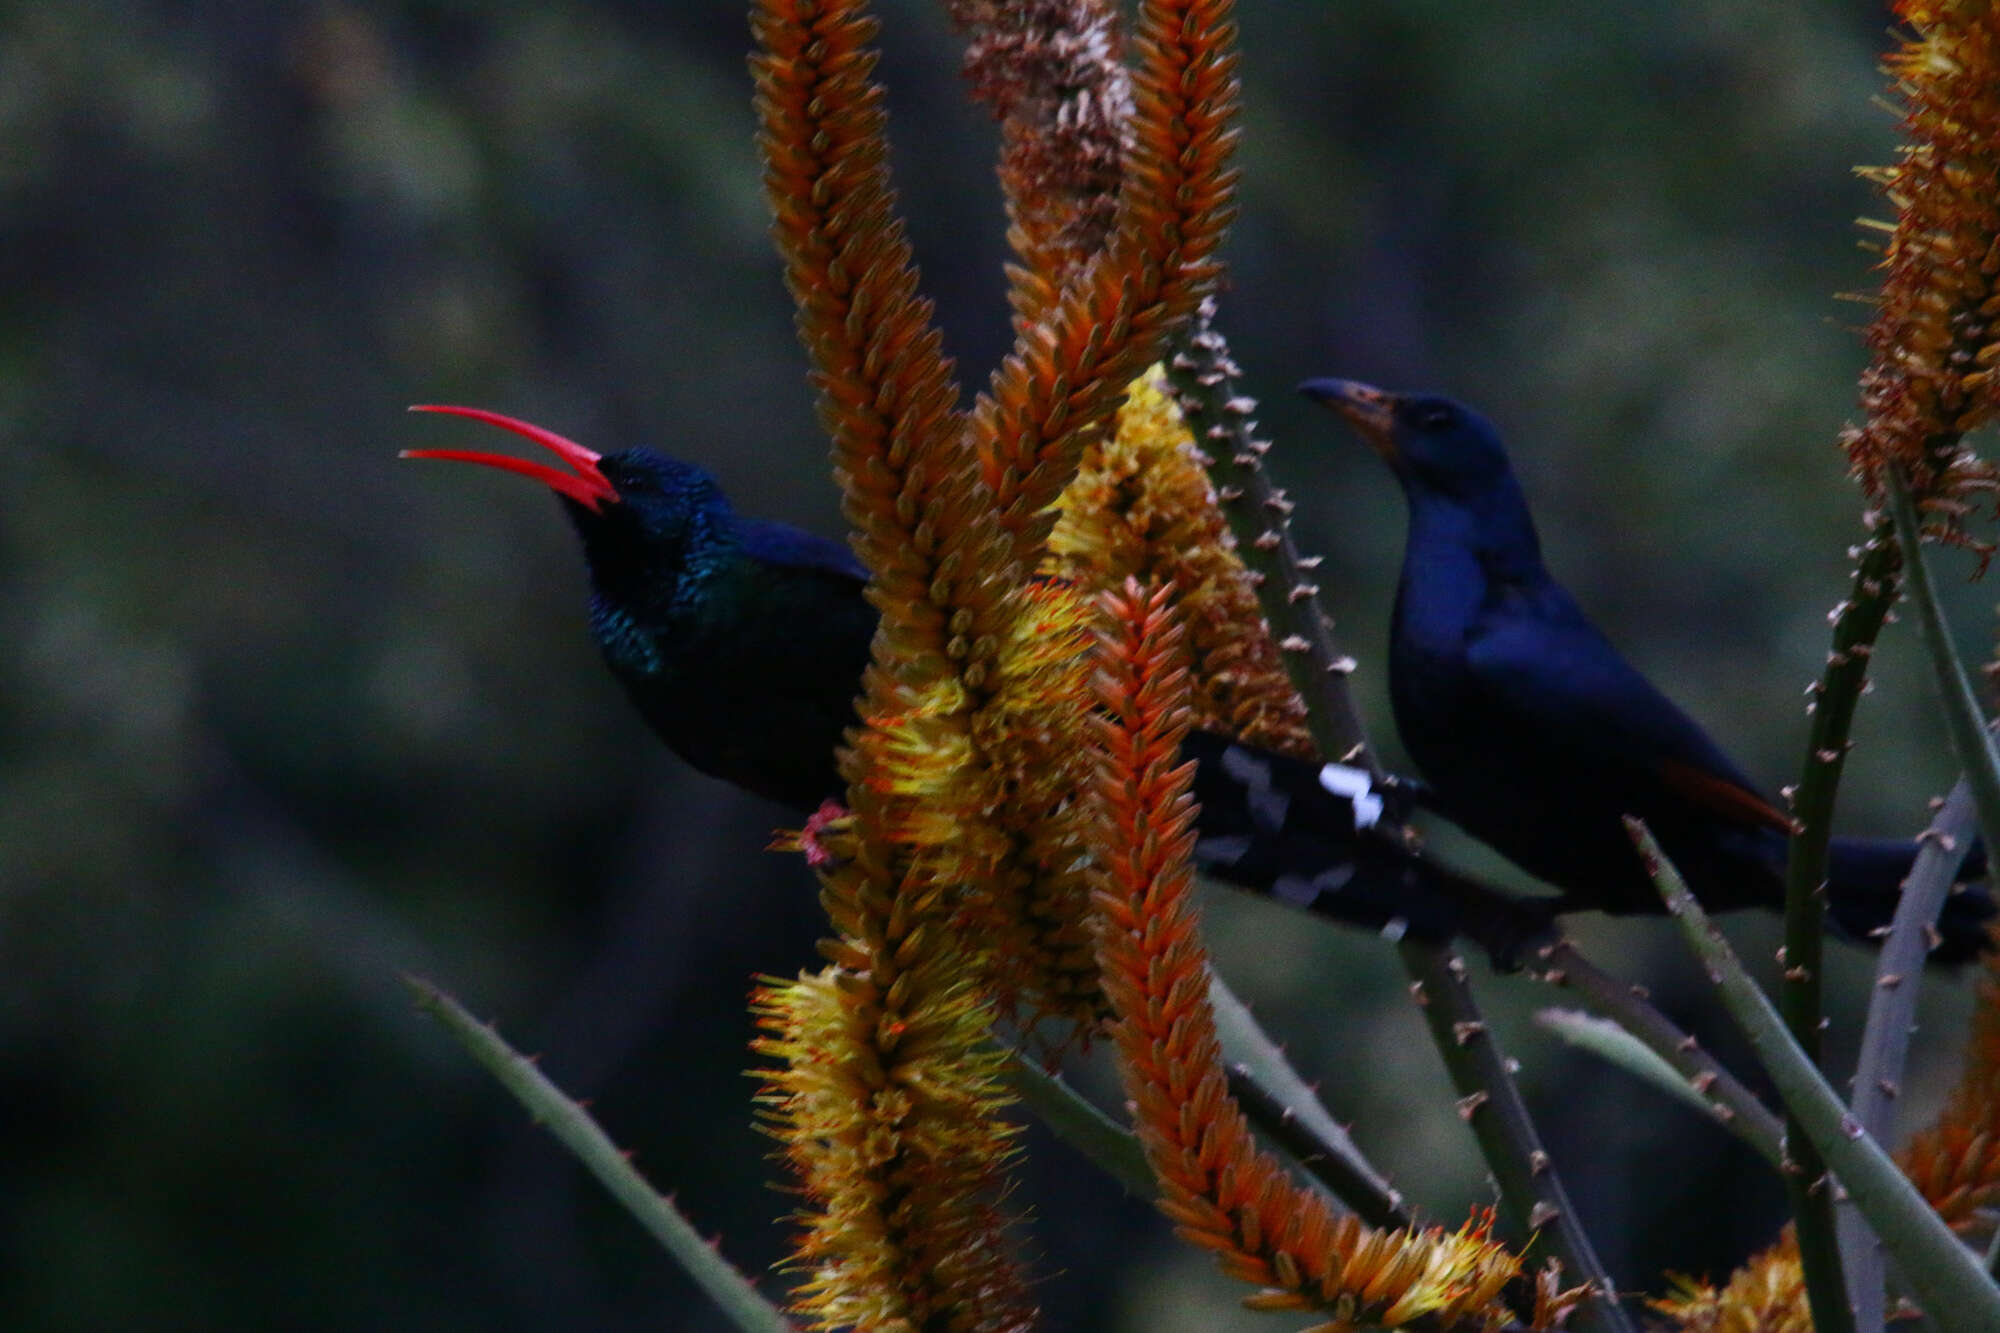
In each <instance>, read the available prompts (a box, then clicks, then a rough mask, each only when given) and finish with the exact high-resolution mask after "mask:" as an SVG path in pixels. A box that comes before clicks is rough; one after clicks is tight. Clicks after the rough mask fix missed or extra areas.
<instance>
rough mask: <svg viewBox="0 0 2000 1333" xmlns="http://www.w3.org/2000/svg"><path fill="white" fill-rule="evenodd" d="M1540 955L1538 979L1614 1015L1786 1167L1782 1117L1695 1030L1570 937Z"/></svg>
mask: <svg viewBox="0 0 2000 1333" xmlns="http://www.w3.org/2000/svg"><path fill="white" fill-rule="evenodd" d="M1536 956H1537V960H1538V965H1537V966H1536V968H1535V969H1534V971H1533V974H1534V976H1535V977H1536V978H1537V979H1538V980H1541V981H1545V982H1548V983H1549V984H1550V985H1552V986H1561V987H1566V988H1568V989H1570V990H1573V991H1575V992H1576V993H1577V994H1578V995H1580V996H1582V997H1583V998H1584V999H1586V1000H1587V1001H1589V1002H1590V1006H1591V1008H1593V1009H1595V1010H1596V1011H1597V1012H1598V1013H1600V1014H1603V1015H1604V1016H1606V1017H1608V1018H1610V1019H1612V1020H1613V1021H1614V1022H1616V1023H1617V1024H1618V1025H1619V1026H1620V1027H1621V1028H1623V1029H1624V1030H1625V1031H1626V1033H1627V1034H1629V1035H1630V1036H1631V1037H1632V1038H1633V1039H1635V1040H1636V1041H1638V1042H1639V1043H1640V1044H1641V1045H1643V1046H1644V1047H1645V1048H1646V1049H1647V1050H1649V1051H1651V1052H1652V1053H1653V1054H1654V1055H1657V1056H1659V1057H1660V1059H1662V1060H1663V1061H1665V1062H1666V1064H1667V1065H1668V1067H1669V1068H1671V1069H1673V1070H1674V1071H1675V1072H1676V1073H1677V1074H1679V1075H1680V1077H1681V1078H1682V1079H1683V1080H1684V1082H1685V1084H1686V1086H1687V1089H1688V1091H1689V1092H1691V1093H1693V1094H1694V1095H1695V1097H1696V1098H1697V1099H1698V1100H1699V1101H1700V1102H1701V1104H1702V1105H1704V1106H1706V1107H1707V1108H1708V1110H1709V1112H1710V1113H1711V1114H1712V1115H1714V1117H1715V1119H1716V1122H1717V1123H1718V1124H1720V1125H1721V1126H1722V1127H1723V1128H1724V1129H1726V1130H1728V1131H1729V1132H1730V1133H1732V1134H1734V1135H1736V1137H1738V1138H1740V1139H1742V1140H1743V1141H1744V1142H1745V1143H1747V1144H1749V1145H1750V1146H1751V1147H1752V1148H1755V1149H1756V1150H1757V1155H1758V1156H1760V1157H1762V1158H1763V1159H1764V1160H1765V1161H1767V1162H1769V1163H1770V1164H1771V1165H1772V1166H1774V1167H1779V1166H1782V1165H1783V1162H1784V1144H1783V1142H1782V1135H1783V1133H1784V1127H1783V1126H1782V1124H1781V1123H1780V1122H1779V1120H1778V1117H1777V1116H1775V1115H1773V1114H1772V1113H1771V1108H1770V1107H1768V1106H1766V1105H1764V1103H1763V1102H1762V1101H1761V1100H1759V1099H1758V1097H1757V1094H1756V1093H1754V1092H1752V1091H1750V1089H1748V1088H1746V1087H1745V1086H1743V1082H1742V1080H1740V1079H1738V1078H1737V1077H1736V1076H1735V1075H1734V1074H1732V1073H1730V1072H1729V1071H1728V1070H1727V1069H1724V1068H1723V1067H1722V1064H1721V1062H1719V1061H1718V1060H1717V1059H1716V1058H1715V1057H1714V1056H1713V1055H1711V1054H1710V1053H1709V1052H1708V1050H1707V1049H1706V1048H1705V1047H1703V1046H1702V1045H1701V1043H1700V1042H1698V1041H1696V1040H1695V1038H1694V1035H1693V1034H1692V1033H1689V1032H1685V1031H1683V1030H1682V1029H1681V1028H1680V1027H1679V1026H1677V1025H1676V1024H1675V1023H1674V1022H1673V1020H1672V1019H1670V1018H1668V1017H1667V1016H1666V1015H1665V1014H1663V1013H1661V1012H1660V1011H1659V1009H1657V1008H1656V1007H1654V1006H1653V1005H1652V1004H1650V1003H1648V1002H1647V1000H1646V999H1645V998H1644V996H1643V995H1641V994H1640V992H1639V989H1638V988H1637V987H1635V986H1633V985H1632V984H1631V983H1629V982H1625V981H1620V980H1619V979H1618V978H1617V977H1614V976H1612V975H1610V974H1609V973H1607V972H1605V971H1603V970H1602V969H1600V968H1599V967H1598V966H1597V965H1596V964H1595V963H1592V962H1591V961H1590V960H1589V959H1588V958H1585V957H1584V956H1583V955H1582V954H1581V953H1579V952H1578V951H1577V948H1576V945H1575V944H1573V943H1571V942H1570V941H1569V940H1568V939H1567V938H1563V939H1559V940H1557V941H1556V942H1555V943H1554V944H1552V945H1549V946H1548V947H1546V948H1544V949H1541V950H1539V951H1538V952H1537V955H1536Z"/></svg>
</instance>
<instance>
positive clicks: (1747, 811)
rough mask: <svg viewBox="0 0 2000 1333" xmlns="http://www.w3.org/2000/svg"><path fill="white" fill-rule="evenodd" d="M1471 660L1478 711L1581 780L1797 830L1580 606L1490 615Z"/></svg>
mask: <svg viewBox="0 0 2000 1333" xmlns="http://www.w3.org/2000/svg"><path fill="white" fill-rule="evenodd" d="M1563 601H1564V602H1567V598H1564V599H1563ZM1466 661H1467V666H1468V668H1469V672H1470V677H1471V682H1472V696H1473V697H1472V698H1471V699H1470V700H1469V701H1468V705H1469V706H1470V707H1472V708H1474V709H1476V710H1478V712H1477V713H1476V716H1481V717H1485V718H1490V719H1493V720H1494V721H1495V722H1496V724H1497V725H1498V726H1499V727H1500V728H1502V729H1504V730H1505V731H1507V732H1508V733H1510V734H1511V735H1512V736H1514V737H1516V738H1518V740H1517V743H1518V744H1521V745H1524V746H1530V747H1533V750H1534V751H1535V752H1537V753H1542V754H1553V755H1557V756H1559V757H1560V759H1561V760H1562V761H1563V762H1565V764H1573V765H1574V770H1575V772H1576V774H1577V776H1578V780H1579V781H1592V780H1595V779H1596V778H1613V779H1622V780H1623V781H1629V782H1635V783H1638V784H1639V785H1641V786H1642V787H1643V786H1646V785H1651V784H1657V785H1658V786H1659V787H1660V788H1663V789H1665V790H1666V791H1668V792H1671V793H1673V794H1674V795H1675V796H1677V797H1679V798H1680V799H1682V800H1685V801H1687V802H1689V803H1690V804H1692V805H1694V806H1696V807H1698V808H1700V809H1703V810H1706V811H1708V812H1710V813H1711V814H1713V815H1715V816H1716V817H1717V818H1720V819H1723V820H1726V821H1727V822H1729V823H1732V824H1737V825H1740V826H1745V827H1758V826H1762V827H1766V828H1772V829H1777V830H1779V831H1780V832H1786V833H1789V832H1790V831H1791V829H1792V820H1791V818H1790V816H1788V815H1786V814H1785V813H1784V812H1783V811H1781V810H1779V809H1778V808H1777V807H1775V806H1773V805H1772V804H1771V803H1770V802H1769V801H1768V800H1766V799H1765V798H1764V797H1763V796H1761V795H1759V794H1758V792H1757V790H1756V788H1755V787H1753V786H1752V785H1751V783H1750V781H1749V780H1748V779H1747V778H1745V777H1744V776H1743V774H1742V773H1741V772H1739V771H1738V770H1737V768H1736V766H1735V765H1734V764H1732V763H1731V762H1730V761H1729V758H1728V756H1726V755H1725V754H1723V753H1722V751H1721V749H1720V748H1719V747H1718V746H1717V745H1716V744H1715V742H1714V741H1712V740H1710V739H1709V737H1708V735H1707V733H1706V732H1704V731H1703V730H1702V729H1701V728H1700V727H1699V726H1698V725H1696V723H1695V722H1694V720H1693V719H1692V718H1690V717H1688V715H1687V714H1686V713H1683V712H1682V711H1681V710H1680V709H1679V708H1678V707H1676V706H1675V705H1674V703H1673V701H1672V700H1670V699H1668V698H1667V697H1666V696H1665V695H1664V694H1662V693H1660V691H1659V690H1658V689H1656V688H1654V686H1653V684H1652V682H1651V681H1649V680H1647V679H1646V678H1645V677H1644V676H1643V675H1641V674H1640V673H1639V672H1638V670H1637V669H1635V668H1634V667H1633V666H1632V664H1631V663H1629V662H1627V661H1626V660H1625V659H1624V658H1623V657H1622V656H1620V655H1619V653H1618V650H1617V649H1615V648H1613V647H1612V646H1611V642H1610V640H1608V639H1606V638H1605V637H1604V635H1603V634H1602V633H1601V632H1599V631H1598V629H1597V628H1596V627H1595V626H1594V625H1592V624H1591V623H1590V622H1589V621H1588V620H1586V619H1585V618H1584V617H1583V615H1582V613H1581V612H1580V611H1576V610H1574V608H1573V604H1569V605H1560V606H1558V607H1556V608H1554V614H1552V615H1525V614H1520V613H1518V612H1513V613H1510V611H1509V610H1507V609H1505V608H1503V609H1499V610H1494V611H1489V612H1488V613H1486V614H1484V615H1482V616H1480V617H1479V618H1478V619H1477V620H1476V621H1475V623H1474V625H1473V627H1472V630H1471V632H1470V633H1469V634H1468V636H1467V640H1466ZM1621 785H1622V784H1621Z"/></svg>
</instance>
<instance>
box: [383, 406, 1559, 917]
mask: <svg viewBox="0 0 2000 1333" xmlns="http://www.w3.org/2000/svg"><path fill="white" fill-rule="evenodd" d="M413 410H416V411H425V412H442V413H446V414H449V415H453V416H461V417H469V418H471V419H473V420H475V421H481V422H484V423H486V424H488V425H493V426H498V427H500V428H501V429H503V430H508V431H511V432H513V433H514V434H516V435H520V436H523V437H525V438H527V439H529V440H532V441H534V442H535V443H536V444H538V445H540V446H542V447H543V448H545V449H547V450H549V451H550V452H551V453H553V454H555V455H556V457H557V459H558V460H560V462H561V464H562V466H560V467H554V466H550V465H549V464H546V463H540V462H535V461H531V460H528V459H522V458H514V457H510V456H508V455H505V454H494V453H484V452H476V451H471V450H463V449H412V450H406V451H405V452H404V456H405V457H412V458H441V459H447V460H453V461H457V462H465V463H477V464H480V465H482V466H486V467H493V468H499V469H502V470H504V471H508V472H513V473H517V474H519V475H521V476H525V477H529V478H531V479H533V480H535V481H539V482H541V483H542V484H543V485H545V486H547V487H548V488H549V489H550V490H552V491H554V492H555V493H556V495H557V496H558V497H560V499H561V500H562V504H563V508H564V510H565V511H566V512H567V513H568V515H569V519H570V522H571V524H572V526H574V527H575V529H576V532H577V535H578V536H579V537H580V538H581V539H582V542H583V554H584V562H585V564H586V565H587V566H588V569H589V573H590V584H591V599H590V628H591V633H592V635H593V637H595V639H596V640H597V644H598V647H599V648H600V650H601V651H602V652H603V655H604V660H605V662H606V664H607V665H608V666H609V667H610V669H611V674H612V675H613V676H615V677H616V678H617V679H618V682H619V683H620V684H621V685H622V686H624V688H625V692H626V694H627V695H628V696H630V698H631V700H632V702H633V704H634V705H635V706H636V707H637V708H638V710H639V712H640V713H641V714H642V715H643V716H644V717H645V719H646V721H647V723H648V725H650V726H651V727H652V729H653V731H654V732H655V733H656V734H658V736H659V737H660V739H662V740H664V741H665V742H666V743H667V745H668V746H669V747H670V748H672V749H673V750H674V751H675V752H676V753H677V754H679V755H680V756H681V757H682V758H683V759H685V760H687V761H688V762H689V763H690V764H692V765H694V766H695V767H696V768H698V769H700V770H701V771H702V772H704V773H707V774H709V775H711V776H713V777H718V778H721V779H723V780H724V781H726V782H730V783H733V784H735V785H736V786H738V787H742V788H744V789H745V790H748V791H751V792H755V793H757V794H758V795H760V796H764V797H766V798H768V799H770V800H772V801H776V802H778V803H779V804H781V805H785V806H788V807H790V808H791V809H792V810H794V811H797V812H799V813H802V814H804V813H810V812H813V811H814V810H815V809H817V808H819V807H820V806H821V805H822V804H823V803H824V802H827V801H830V800H838V799H840V798H841V797H842V796H843V795H844V791H843V788H842V785H841V781H840V777H839V774H838V772H837V770H836V766H835V758H834V756H835V751H836V750H837V748H838V747H839V746H840V744H841V742H842V737H843V735H844V733H845V732H846V730H847V729H848V728H849V727H851V726H853V725H855V715H854V699H855V696H856V695H857V694H858V693H859V692H860V681H861V673H862V671H863V669H864V668H866V666H867V665H868V660H869V646H870V641H871V639H872V637H873V635H874V631H875V622H876V612H875V608H874V607H873V606H872V605H870V604H869V602H868V600H867V597H866V596H865V595H864V589H865V588H866V586H867V571H866V570H865V569H863V567H862V566H861V564H860V562H859V561H857V560H856V559H855V558H854V556H853V555H852V553H850V552H849V551H848V550H847V549H846V548H845V547H843V546H841V545H839V544H837V543H835V542H831V541H828V540H826V539H824V538H821V537H816V536H813V535H812V534H810V533H806V532H802V531H800V530H799V529H797V528H793V527H789V526H786V525H784V524H781V523H771V522H765V521H763V520H759V519H755V518H749V517H746V516H743V515H740V514H738V513H737V512H736V511H735V509H734V507H733V506H732V505H731V504H730V502H729V499H728V497H727V496H725V495H724V494H723V491H722V488H721V487H720V486H719V485H717V483H716V481H715V479H714V478H713V477H711V476H710V475H709V474H708V473H707V472H705V471H703V470H702V469H701V468H698V467H696V466H694V465H693V464H690V463H685V462H682V461H680V460H678V459H673V458H668V457H666V456H665V455H662V454H658V453H655V452H653V451H652V450H649V449H627V450H623V451H621V452H618V453H611V454H599V453H596V452H595V451H593V450H590V449H586V448H584V447H583V446H582V445H579V444H577V443H575V442H574V441H572V440H569V439H566V438H564V437H563V436H561V435H558V434H556V433H555V432H553V431H549V430H545V429H543V428H542V427H539V426H534V425H530V424H529V423H527V422H524V421H518V420H515V419H514V418H512V417H506V416H502V415H500V414H499V413H496V412H488V411H484V410H482V409H478V408H465V407H419V408H416V409H413ZM1185 753H1186V755H1187V756H1188V757H1191V758H1195V759H1197V760H1198V761H1199V764H1198V767H1197V770H1196V776H1195V781H1194V791H1195V797H1196V799H1197V800H1198V801H1199V802H1200V804H1201V819H1200V824H1199V833H1200V840H1199V843H1198V845H1197V851H1196V859H1197V862H1198V863H1199V864H1200V865H1201V867H1202V869H1204V870H1205V871H1207V872H1208V873H1209V874H1211V875H1213V876H1215V877H1217V878H1219V879H1223V880H1226V881H1228V882H1230V883H1232V884H1236V885H1238V886H1241V887H1246V888H1251V889H1254V890H1257V891H1260V892H1263V893H1267V894H1271V895H1273V896H1277V897H1280V898H1283V899H1285V900H1287V901H1289V902H1291V903H1292V904H1293V905H1295V906H1299V907H1304V908H1307V909H1308V910H1311V911H1313V912H1315V913H1317V914H1319V915H1323V916H1327V917H1329V918H1332V919H1335V920H1338V921H1341V922H1344V923H1346V924H1350V925H1359V926H1364V927H1367V928H1371V929H1386V930H1389V931H1391V932H1392V933H1402V932H1409V933H1413V934H1417V935H1421V936H1424V937H1426V938H1432V939H1439V940H1443V939H1448V938H1450V937H1451V936H1453V935H1457V934H1461V933H1470V934H1472V935H1473V936H1474V937H1475V938H1477V939H1479V941H1480V942H1481V943H1482V944H1483V945H1485V946H1486V947H1487V948H1488V949H1489V950H1490V951H1492V952H1494V953H1495V954H1496V955H1502V954H1507V953H1509V952H1511V951H1512V949H1513V948H1514V946H1515V944H1516V943H1518V941H1519V940H1520V939H1521V938H1522V937H1523V936H1525V935H1526V934H1529V933H1532V932H1533V931H1534V930H1536V929H1539V928H1540V926H1541V925H1542V924H1543V923H1544V922H1545V920H1546V918H1545V917H1544V916H1543V915H1541V914H1540V913H1537V912H1533V911H1528V912H1525V913H1524V912H1523V910H1522V909H1521V908H1520V907H1519V905H1518V904H1515V903H1513V902H1511V901H1510V900H1508V899H1506V898H1505V897H1504V895H1499V894H1496V893H1494V892H1492V891H1490V890H1485V889H1483V888H1482V887H1481V886H1478V885H1475V884H1473V883H1471V882H1470V881H1467V880H1465V879H1463V878H1462V877H1459V876H1456V875H1453V874H1451V873H1450V872H1448V871H1446V870H1444V869H1443V868H1441V867H1438V866H1435V865H1433V864H1432V863H1429V862H1426V861H1423V860H1421V859H1420V858H1418V857H1417V856H1416V855H1415V854H1414V853H1413V852H1412V851H1411V850H1410V848H1409V846H1408V845H1407V843H1406V842H1405V841H1404V839H1403V838H1402V837H1401V836H1400V835H1399V833H1398V832H1397V829H1396V827H1395V826H1396V825H1398V824H1399V823H1400V817H1399V816H1400V810H1401V808H1402V807H1403V806H1406V805H1407V795H1406V793H1405V792H1404V791H1403V790H1402V789H1400V788H1398V787H1397V786H1395V785H1394V784H1393V783H1392V784H1389V785H1387V786H1386V787H1374V786H1371V785H1370V784H1369V782H1368V775H1367V774H1365V773H1361V772H1359V771H1357V770H1353V769H1342V768H1340V766H1338V765H1326V766H1322V765H1318V764H1310V763H1305V762H1303V761H1300V760H1296V759H1290V758H1286V757H1284V756H1280V755H1275V754H1270V753H1268V752H1265V751H1261V750H1257V749H1254V748H1252V747H1249V746H1245V745H1240V744H1237V743H1235V742H1233V741H1232V740H1230V739H1229V738H1227V737H1223V736H1218V735H1213V734H1205V733H1199V732H1198V733H1195V734H1193V735H1191V736H1190V737H1189V738H1188V740H1187V741H1186V743H1185ZM1385 800H1386V801H1388V802H1390V808H1389V810H1388V811H1387V812H1386V814H1387V817H1384V811H1383V803H1384V801H1385ZM1399 802H1400V805H1399V804H1398V803H1399Z"/></svg>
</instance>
